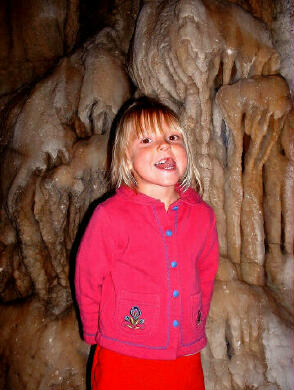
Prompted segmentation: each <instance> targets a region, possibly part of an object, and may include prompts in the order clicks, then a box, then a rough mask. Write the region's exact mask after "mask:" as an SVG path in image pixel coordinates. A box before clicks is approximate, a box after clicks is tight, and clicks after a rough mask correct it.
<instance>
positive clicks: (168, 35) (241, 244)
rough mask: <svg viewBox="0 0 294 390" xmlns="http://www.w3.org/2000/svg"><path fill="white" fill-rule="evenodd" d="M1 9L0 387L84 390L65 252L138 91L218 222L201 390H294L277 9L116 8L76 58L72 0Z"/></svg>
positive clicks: (199, 0)
mask: <svg viewBox="0 0 294 390" xmlns="http://www.w3.org/2000/svg"><path fill="white" fill-rule="evenodd" d="M14 3H15V2H8V1H7V2H5V1H4V2H3V4H5V7H6V8H5V7H4V5H3V4H1V6H0V10H1V12H2V13H0V17H2V19H1V20H3V21H4V20H5V23H4V22H3V23H2V25H1V27H0V29H1V28H2V29H4V30H5V29H6V30H7V31H6V30H5V31H6V34H5V36H10V35H9V34H10V33H11V37H12V38H11V39H12V41H13V42H14V40H15V42H16V43H15V45H12V44H11V42H10V41H9V40H6V41H5V40H3V41H1V43H0V45H1V47H3V50H0V52H1V54H0V56H1V58H0V76H1V75H2V76H1V77H2V79H3V83H2V89H3V91H2V92H1V93H4V94H5V95H2V97H1V100H0V110H1V111H0V119H1V124H2V126H1V145H0V146H1V149H0V150H1V155H0V166H1V177H0V184H1V187H0V200H1V203H0V300H1V306H0V309H1V315H0V334H1V340H0V361H1V365H0V389H1V390H10V389H13V390H20V389H22V390H23V389H27V390H37V389H40V390H47V389H52V390H63V389H64V390H71V389H72V390H74V389H75V390H86V364H87V356H88V352H89V348H88V346H87V345H86V344H85V343H84V342H83V341H82V340H81V338H80V334H79V326H78V323H79V315H78V313H77V312H75V310H74V303H73V299H72V297H73V291H72V284H71V283H72V277H73V273H74V256H75V252H76V249H77V246H78V243H79V239H80V237H81V234H82V232H83V228H84V227H85V224H86V223H87V220H88V218H89V214H90V211H91V210H92V209H93V207H94V206H95V204H96V202H97V199H98V198H100V197H101V196H104V194H105V193H106V191H107V190H108V182H107V173H108V172H107V169H108V161H109V141H110V140H111V137H112V135H113V134H112V130H113V128H112V126H113V122H114V119H115V116H116V114H117V113H118V111H119V109H120V108H121V107H122V105H123V104H124V103H125V102H126V101H127V100H128V99H129V98H130V97H132V96H140V95H148V96H151V97H155V98H157V99H159V100H161V101H162V102H164V103H165V104H167V105H168V106H170V107H171V108H172V109H174V110H175V111H176V112H177V113H178V114H179V115H180V118H181V121H182V124H183V127H184V129H185V131H186V132H187V134H188V138H189V140H190V142H191V145H192V150H193V158H194V163H195V165H196V166H197V167H198V169H199V171H200V174H201V178H202V183H203V189H204V199H205V200H206V201H207V202H208V203H210V204H211V206H212V207H213V208H214V210H215V213H216V216H217V226H218V233H219V244H220V265H219V271H218V275H217V281H216V284H215V290H214V296H213V302H212V307H211V312H210V317H209V320H208V323H207V336H208V346H207V347H206V349H205V350H204V351H203V354H202V362H203V368H204V374H205V382H206V389H207V390H218V389H219V390H245V389H257V390H292V389H293V385H294V383H293V378H294V376H293V366H294V362H293V360H294V356H293V350H294V348H293V347H294V345H293V343H294V337H293V328H294V321H293V311H294V310H293V307H294V306H293V303H294V294H293V292H294V291H293V285H294V272H293V269H294V267H293V265H294V257H293V239H294V209H293V196H294V139H293V137H294V132H293V124H294V113H293V103H292V99H291V94H290V89H289V85H288V83H290V85H291V77H290V76H289V77H288V73H287V71H286V70H287V64H289V63H290V59H289V58H290V54H289V52H287V50H290V49H287V47H288V48H289V47H290V46H289V45H288V46H287V44H286V43H287V42H284V41H283V33H282V31H284V30H283V29H284V26H285V25H287V20H288V19H289V18H288V16H289V15H288V14H287V12H286V11H285V10H286V9H288V8H287V4H286V3H287V2H286V1H283V2H281V4H280V6H277V5H276V8H275V10H274V11H273V9H274V6H273V3H272V2H271V1H270V0H260V1H248V2H242V1H234V3H239V4H241V5H242V6H244V8H246V9H247V11H246V10H244V9H243V8H241V7H240V6H239V5H237V4H232V3H229V2H226V1H225V0H167V1H162V0H146V1H143V2H142V5H141V8H140V4H139V1H125V2H119V1H114V2H113V5H114V8H113V10H112V11H111V12H112V14H111V17H110V18H109V19H108V20H110V21H111V23H109V26H107V27H104V28H103V29H102V30H101V31H99V32H97V33H96V34H95V35H94V36H92V37H91V38H90V39H88V40H87V41H86V42H85V43H84V44H83V45H80V46H79V47H78V48H76V49H74V50H73V47H74V44H75V42H76V38H75V37H76V34H77V30H78V10H77V4H78V3H77V1H76V0H72V1H62V2H58V4H57V2H54V1H51V2H47V1H42V0H38V1H37V2H34V5H33V4H32V2H26V6H25V5H24V2H23V1H20V2H18V6H19V7H18V8H17V6H16V5H15V4H14ZM266 4H267V9H266V10H265V9H264V8H265V5H266ZM4 8H5V12H6V13H7V12H8V11H7V10H9V9H11V11H9V12H8V14H9V17H7V15H6V14H5V12H4ZM139 8H140V9H139ZM22 9H23V11H21V10H22ZM289 9H291V7H290V5H289ZM248 10H249V11H250V13H249V12H248ZM274 12H276V14H274ZM251 13H252V14H254V15H255V16H258V17H260V18H263V20H264V21H265V22H266V24H265V23H264V22H262V21H261V20H260V19H258V18H256V17H254V16H253V15H252V14H251ZM3 15H6V17H5V16H3ZM15 15H20V17H21V18H22V19H21V20H22V23H18V24H17V25H16V22H15V18H16V16H15ZM283 15H284V16H283ZM49 16H50V17H49ZM274 16H277V18H276V19H275V20H274ZM290 16H291V15H290ZM283 18H284V19H283ZM287 18H288V19H287ZM28 20H30V21H31V23H28ZM135 21H136V24H135ZM8 22H9V23H10V24H9V23H8ZM8 25H11V26H14V27H13V28H12V29H11V30H9V34H8ZM21 26H22V28H21ZM287 26H288V25H287ZM271 29H272V30H271ZM271 33H274V40H273V39H272V34H271ZM34 34H37V35H38V37H39V40H38V44H35V35H34ZM20 37H24V39H23V42H22V45H20V40H21V39H20ZM285 39H286V40H287V36H286V35H285ZM275 45H276V46H275ZM8 48H10V49H9V50H8ZM24 48H25V49H24ZM279 48H281V50H282V51H281V53H279V52H278V50H277V49H279ZM7 50H8V51H9V53H10V54H9V56H8V54H7V53H6V52H7ZM69 50H71V51H70V54H68V55H66V56H65V55H64V54H65V53H69ZM4 52H5V53H6V54H5V55H4V54H3V53H4ZM280 54H282V62H281V64H282V67H281V68H280ZM59 57H60V58H59ZM1 61H2V62H1ZM9 61H10V63H11V69H10V68H8V67H7V64H8V62H9ZM52 61H55V63H53V62H52ZM1 64H4V65H3V66H2V65H1ZM13 64H15V65H13ZM52 64H53V65H54V64H55V65H54V66H53V65H52ZM48 66H50V67H51V66H53V67H52V69H51V71H50V73H48V74H46V75H44V72H46V70H44V69H48ZM3 69H4V70H3ZM32 69H33V70H32ZM8 71H9V72H10V76H9V77H8V76H6V75H7V72H8ZM5 72H6V73H5ZM281 72H283V73H282V74H283V76H284V77H285V78H284V77H282V76H281ZM11 74H12V76H11ZM32 80H34V83H32ZM286 80H287V81H286ZM30 83H31V84H30ZM25 85H27V88H23V87H24V86H25ZM18 87H20V89H17V88H18ZM88 368H89V367H88Z"/></svg>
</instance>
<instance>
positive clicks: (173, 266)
mask: <svg viewBox="0 0 294 390" xmlns="http://www.w3.org/2000/svg"><path fill="white" fill-rule="evenodd" d="M177 265H178V263H177V262H176V261H172V262H171V263H170V266H171V267H172V268H176V266H177Z"/></svg>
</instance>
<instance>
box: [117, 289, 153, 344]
mask: <svg viewBox="0 0 294 390" xmlns="http://www.w3.org/2000/svg"><path fill="white" fill-rule="evenodd" d="M159 311H160V298H159V295H156V294H147V293H143V294H142V293H139V294H138V293H134V292H130V291H126V290H121V291H120V292H119V293H118V297H117V303H116V310H115V322H116V325H117V326H118V328H119V329H120V331H121V332H122V333H123V334H125V335H128V336H131V337H135V338H137V337H139V336H141V335H144V336H148V335H152V334H154V332H155V330H156V329H157V328H158V323H159ZM144 339H145V338H144Z"/></svg>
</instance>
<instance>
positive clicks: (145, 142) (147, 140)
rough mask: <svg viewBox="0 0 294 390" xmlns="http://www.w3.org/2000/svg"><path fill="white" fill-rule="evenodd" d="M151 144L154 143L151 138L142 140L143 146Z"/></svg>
mask: <svg viewBox="0 0 294 390" xmlns="http://www.w3.org/2000/svg"><path fill="white" fill-rule="evenodd" d="M150 142H152V140H151V138H147V137H146V138H142V139H141V143H142V144H150Z"/></svg>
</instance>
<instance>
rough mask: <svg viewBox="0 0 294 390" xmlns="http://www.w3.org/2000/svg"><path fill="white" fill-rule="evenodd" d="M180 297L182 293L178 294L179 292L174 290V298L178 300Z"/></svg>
mask: <svg viewBox="0 0 294 390" xmlns="http://www.w3.org/2000/svg"><path fill="white" fill-rule="evenodd" d="M179 295H180V293H179V292H178V290H174V291H173V297H174V298H177V297H178V296H179Z"/></svg>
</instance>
